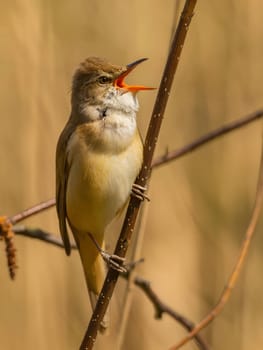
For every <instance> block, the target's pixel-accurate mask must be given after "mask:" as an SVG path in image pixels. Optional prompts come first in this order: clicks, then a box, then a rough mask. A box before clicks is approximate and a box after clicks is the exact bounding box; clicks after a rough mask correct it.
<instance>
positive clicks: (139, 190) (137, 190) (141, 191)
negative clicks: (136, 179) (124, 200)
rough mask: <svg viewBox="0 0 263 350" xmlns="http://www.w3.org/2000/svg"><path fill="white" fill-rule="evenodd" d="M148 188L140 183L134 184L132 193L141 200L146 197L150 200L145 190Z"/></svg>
mask: <svg viewBox="0 0 263 350" xmlns="http://www.w3.org/2000/svg"><path fill="white" fill-rule="evenodd" d="M146 190H147V188H146V187H143V186H140V185H138V184H133V185H132V190H131V195H132V196H134V197H136V198H138V199H139V200H141V201H144V200H145V199H146V200H147V201H148V202H149V201H150V198H149V197H148V196H147V194H145V191H146Z"/></svg>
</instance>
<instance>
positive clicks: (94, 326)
mask: <svg viewBox="0 0 263 350" xmlns="http://www.w3.org/2000/svg"><path fill="white" fill-rule="evenodd" d="M196 1H197V0H186V1H185V5H184V9H183V12H182V14H181V17H180V21H179V24H178V27H177V30H176V32H175V35H174V38H173V41H172V44H171V49H170V52H169V54H168V59H167V62H166V65H165V69H164V73H163V76H162V80H161V84H160V87H159V91H158V94H157V98H156V101H155V105H154V108H153V112H152V117H151V121H150V124H149V127H148V132H147V135H146V140H145V146H144V162H143V165H142V170H141V172H140V174H139V176H138V178H137V180H136V183H137V184H138V185H141V186H145V185H146V183H147V181H148V179H149V177H150V175H151V163H152V159H153V153H154V150H155V146H156V143H157V139H158V135H159V131H160V128H161V124H162V120H163V116H164V112H165V108H166V104H167V101H168V98H169V94H170V90H171V87H172V83H173V79H174V75H175V72H176V69H177V66H178V63H179V59H180V55H181V51H182V48H183V45H184V41H185V38H186V34H187V31H188V27H189V24H190V22H191V19H192V16H193V10H194V7H195V4H196ZM140 204H141V201H140V200H139V199H137V198H136V197H132V198H131V200H130V203H129V206H128V209H127V213H126V217H125V219H124V223H123V226H122V230H121V233H120V237H119V240H118V242H117V246H116V249H115V252H114V254H116V255H118V256H120V257H125V255H126V252H127V249H128V246H129V242H130V240H131V236H132V233H133V229H134V225H135V221H136V218H137V215H138V211H139V207H140ZM118 276H119V272H118V271H116V270H112V269H110V270H109V272H108V274H107V276H106V279H105V282H104V285H103V288H102V291H101V293H100V296H99V300H98V302H97V305H96V308H95V310H94V312H93V315H92V317H91V320H90V323H89V325H88V329H87V331H86V334H85V336H84V339H83V341H82V344H81V346H80V350H91V349H92V348H93V345H94V343H95V341H96V337H97V333H98V329H99V325H100V322H101V321H102V319H103V316H104V315H105V312H106V310H107V307H108V305H109V301H110V299H111V296H112V294H113V291H114V288H115V285H116V282H117V279H118Z"/></svg>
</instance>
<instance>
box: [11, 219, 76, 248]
mask: <svg viewBox="0 0 263 350" xmlns="http://www.w3.org/2000/svg"><path fill="white" fill-rule="evenodd" d="M13 232H15V233H16V234H17V235H20V236H25V237H29V238H34V239H38V240H41V241H44V242H46V243H50V244H53V245H55V246H57V247H60V248H64V244H63V242H62V239H61V238H60V237H57V236H55V235H53V234H52V233H49V232H47V231H44V230H41V229H39V228H35V229H32V228H28V227H26V226H23V225H19V226H14V227H13ZM71 248H72V249H77V246H76V245H75V244H73V243H72V244H71Z"/></svg>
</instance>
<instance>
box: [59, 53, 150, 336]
mask: <svg viewBox="0 0 263 350" xmlns="http://www.w3.org/2000/svg"><path fill="white" fill-rule="evenodd" d="M145 60H146V58H142V59H139V60H136V61H134V62H132V63H130V64H128V65H126V66H119V65H114V64H111V63H109V62H108V61H107V60H105V59H103V58H99V57H89V58H87V59H86V60H84V61H83V62H82V63H81V64H80V65H79V66H78V68H77V69H76V71H75V73H74V75H73V80H72V90H71V113H70V116H69V119H68V121H67V123H66V125H65V127H64V129H63V130H62V132H61V134H60V136H59V139H58V142H57V148H56V209H57V216H58V221H59V230H60V234H61V237H62V240H63V243H64V247H65V251H66V254H67V255H70V252H71V245H70V239H69V234H68V228H70V230H71V232H72V233H73V236H74V239H75V242H76V245H77V247H78V250H79V254H80V259H81V262H82V266H83V270H84V275H85V280H86V284H87V288H88V292H89V296H90V301H91V306H92V309H93V310H94V308H95V306H96V302H97V300H98V296H99V293H100V291H101V289H102V286H103V282H104V279H105V276H106V268H105V262H104V261H103V258H102V255H101V251H103V250H104V247H105V231H106V228H107V226H108V225H109V224H110V223H111V222H112V221H113V219H114V218H115V217H117V216H118V215H119V213H120V212H121V211H122V210H123V208H125V205H126V203H127V201H128V199H129V197H130V194H131V192H132V188H133V184H134V181H135V179H136V177H137V175H138V174H139V171H140V169H141V166H142V162H143V142H142V138H141V136H140V132H139V130H138V127H137V121H136V114H137V111H138V108H139V104H138V99H137V92H138V91H140V90H151V89H152V88H150V87H146V86H143V85H128V84H126V83H125V81H124V79H125V77H126V76H127V75H128V74H129V73H130V72H131V71H132V70H133V69H134V68H135V67H136V66H138V65H139V64H140V63H142V62H143V61H145ZM140 190H141V189H138V188H135V195H136V193H137V194H138V192H140ZM98 247H99V249H98ZM100 250H101V251H100ZM108 319H109V317H108V315H107V314H106V315H105V317H104V319H103V321H102V322H101V325H100V331H101V332H103V331H104V330H106V328H107V327H108V324H109V320H108Z"/></svg>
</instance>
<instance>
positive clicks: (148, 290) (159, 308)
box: [134, 276, 209, 350]
mask: <svg viewBox="0 0 263 350" xmlns="http://www.w3.org/2000/svg"><path fill="white" fill-rule="evenodd" d="M134 284H135V285H136V286H137V287H139V288H140V289H141V290H142V291H143V292H144V293H145V295H146V296H147V297H148V298H149V299H150V301H151V302H152V304H153V306H154V308H155V318H157V319H160V318H162V315H163V314H164V313H166V314H168V315H169V316H171V317H172V318H173V319H175V320H176V321H177V322H179V323H180V324H181V325H182V326H183V327H184V328H185V329H186V330H188V331H191V330H192V329H194V328H195V325H194V323H193V322H192V321H190V320H188V319H187V318H185V317H184V316H183V315H181V314H179V313H178V312H176V311H174V310H173V309H172V308H171V307H169V306H168V305H166V304H165V303H164V302H163V301H162V300H161V299H160V298H159V297H158V295H157V294H156V293H155V292H154V291H153V289H152V287H151V285H150V283H149V281H146V280H145V279H143V278H141V277H138V276H137V277H135V279H134ZM194 339H195V341H196V343H197V345H198V347H199V349H201V350H209V347H208V345H207V344H206V342H205V341H204V340H203V339H202V337H201V336H200V335H199V334H196V335H195V337H194Z"/></svg>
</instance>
